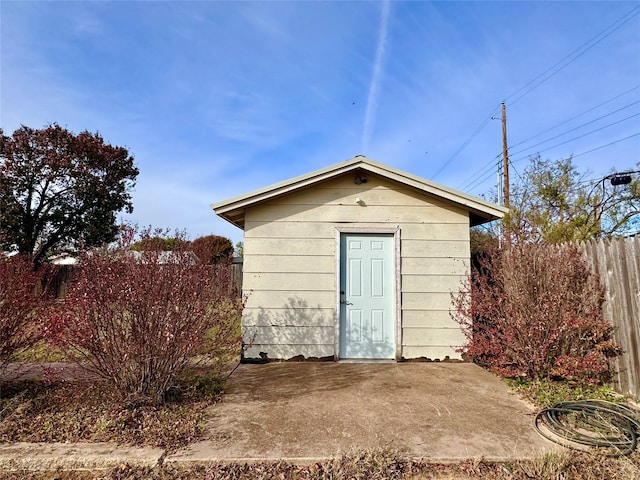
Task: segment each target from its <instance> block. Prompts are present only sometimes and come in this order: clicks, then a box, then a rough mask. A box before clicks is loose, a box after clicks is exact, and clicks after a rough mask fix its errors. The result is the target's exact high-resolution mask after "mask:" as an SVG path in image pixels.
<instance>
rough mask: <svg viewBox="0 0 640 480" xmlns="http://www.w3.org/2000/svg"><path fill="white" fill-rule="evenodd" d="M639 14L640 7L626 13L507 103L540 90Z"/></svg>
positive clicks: (531, 82)
mask: <svg viewBox="0 0 640 480" xmlns="http://www.w3.org/2000/svg"><path fill="white" fill-rule="evenodd" d="M639 13H640V5H638V6H636V7H634V8H632V9H631V10H630V11H629V12H627V13H625V14H624V15H623V16H622V17H620V18H619V19H618V20H616V21H615V22H613V23H612V24H611V25H609V26H608V27H606V28H605V29H604V30H602V31H601V32H600V33H598V34H597V35H595V36H593V37H592V38H590V39H589V40H587V41H586V42H585V43H583V44H582V45H580V46H579V47H578V48H577V49H575V50H574V51H573V52H571V53H570V54H568V55H567V56H565V57H564V58H563V59H561V60H560V61H558V62H557V63H555V64H554V65H552V66H551V67H549V68H548V69H547V70H545V71H544V72H542V73H541V74H540V75H538V76H537V77H535V78H534V79H532V80H530V81H529V82H528V83H526V84H525V85H524V86H523V87H521V88H520V89H518V90H516V91H515V92H514V93H512V94H511V95H509V96H508V97H507V98H506V99H505V102H507V101H509V100H510V99H511V98H513V97H516V98H515V99H513V100H511V101H510V102H509V105H513V104H515V103H516V102H518V101H519V100H520V99H522V98H523V97H525V96H526V95H528V94H529V93H531V92H532V91H533V90H535V89H536V88H538V87H539V86H540V85H542V84H543V83H544V82H546V81H547V80H549V79H550V78H551V77H553V76H554V75H556V74H557V73H559V72H560V71H562V70H563V69H564V68H565V67H567V66H568V65H570V64H571V63H573V62H575V61H576V60H577V59H578V58H580V57H581V56H582V55H584V54H585V53H587V52H588V51H589V50H591V49H592V48H593V47H595V46H596V45H597V44H598V43H600V42H602V41H603V40H604V39H605V38H607V37H608V36H610V35H611V34H613V33H614V32H615V31H616V30H618V29H619V28H620V27H622V26H623V25H624V24H625V23H627V22H629V21H630V20H631V19H632V18H633V17H635V16H636V15H638V14H639ZM538 80H540V81H538ZM536 82H537V83H536ZM532 84H533V85H532ZM530 85H532V86H531V88H529V89H527V87H529V86H530ZM523 90H524V92H523V93H521V94H520V95H518V94H519V93H520V92H522V91H523ZM516 95H518V96H516Z"/></svg>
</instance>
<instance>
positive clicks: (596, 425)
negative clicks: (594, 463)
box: [535, 400, 640, 456]
mask: <svg viewBox="0 0 640 480" xmlns="http://www.w3.org/2000/svg"><path fill="white" fill-rule="evenodd" d="M535 428H536V430H537V431H538V433H539V434H540V435H542V436H543V437H545V438H546V439H547V440H551V441H552V442H555V443H557V444H559V445H563V446H565V447H568V448H573V449H576V450H583V449H584V447H585V446H586V447H597V448H602V449H604V453H605V454H606V455H609V456H620V455H629V454H630V453H632V452H633V451H634V450H635V449H636V447H637V445H638V436H639V435H640V412H638V411H636V410H634V409H632V408H630V407H628V406H627V405H623V404H618V403H612V402H606V401H604V400H583V401H575V402H560V403H558V404H556V405H554V406H553V407H549V408H545V409H543V410H541V411H540V412H539V413H538V414H537V415H536V419H535Z"/></svg>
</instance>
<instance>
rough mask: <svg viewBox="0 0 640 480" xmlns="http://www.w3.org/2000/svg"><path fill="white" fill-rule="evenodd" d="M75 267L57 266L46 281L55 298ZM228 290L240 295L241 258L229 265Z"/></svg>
mask: <svg viewBox="0 0 640 480" xmlns="http://www.w3.org/2000/svg"><path fill="white" fill-rule="evenodd" d="M77 268H78V267H77V266H76V265H57V266H56V268H55V269H54V270H53V272H52V274H51V275H50V277H49V278H48V279H47V283H48V285H47V288H48V289H49V291H50V292H52V293H53V294H54V295H55V296H56V298H62V297H64V296H65V295H66V293H67V289H68V286H69V284H70V283H71V282H73V276H74V274H75V272H76V270H77ZM229 288H232V289H234V290H235V291H236V292H238V295H239V296H241V295H242V257H234V259H233V262H232V264H231V284H230V285H229Z"/></svg>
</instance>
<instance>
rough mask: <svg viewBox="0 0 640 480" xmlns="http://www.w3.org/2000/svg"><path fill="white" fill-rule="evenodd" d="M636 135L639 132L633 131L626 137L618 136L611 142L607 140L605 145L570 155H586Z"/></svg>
mask: <svg viewBox="0 0 640 480" xmlns="http://www.w3.org/2000/svg"><path fill="white" fill-rule="evenodd" d="M638 135H640V132H638V133H634V134H633V135H629V136H628V137H624V138H620V139H618V140H614V141H613V142H609V143H607V144H605V145H600V146H599V147H596V148H592V149H591V150H587V151H586V152H581V153H578V154H576V155H572V156H573V158H575V157H581V156H582V155H586V154H587V153H591V152H595V151H596V150H600V149H601V148H605V147H608V146H611V145H614V144H616V143H620V142H624V141H625V140H629V139H630V138H633V137H637V136H638Z"/></svg>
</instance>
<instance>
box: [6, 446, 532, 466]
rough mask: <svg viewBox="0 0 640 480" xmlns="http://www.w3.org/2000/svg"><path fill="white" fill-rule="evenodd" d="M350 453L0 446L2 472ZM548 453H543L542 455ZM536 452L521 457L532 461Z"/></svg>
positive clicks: (302, 461)
mask: <svg viewBox="0 0 640 480" xmlns="http://www.w3.org/2000/svg"><path fill="white" fill-rule="evenodd" d="M346 453H348V452H338V453H336V455H333V456H320V457H278V458H272V457H255V458H247V457H229V458H212V457H208V456H207V455H204V454H203V452H200V453H198V454H195V455H191V454H188V453H185V452H184V451H178V452H175V453H173V454H170V455H167V456H166V457H165V452H164V450H162V449H161V448H153V447H130V446H123V445H118V444H115V443H12V444H4V445H0V472H16V471H18V472H19V471H55V470H108V469H111V468H115V467H117V466H120V465H125V464H126V465H131V466H136V467H153V466H155V465H157V464H158V463H159V462H161V461H162V462H163V463H166V464H171V465H173V466H185V467H188V466H189V465H215V464H222V465H226V464H233V463H239V464H247V463H249V464H254V463H280V462H284V463H288V464H291V465H296V466H304V465H310V464H313V463H318V462H325V461H330V460H332V459H335V458H339V457H340V456H341V455H343V454H346ZM542 453H544V452H539V455H541V454H542ZM535 457H536V455H532V456H530V457H524V458H520V459H521V460H528V459H532V458H535ZM406 459H407V460H416V461H421V462H425V463H431V464H451V463H457V462H461V461H465V460H470V459H476V460H480V459H482V460H484V461H488V462H497V463H502V462H507V461H513V460H514V458H513V457H489V456H482V457H471V456H469V457H423V456H414V455H407V456H406Z"/></svg>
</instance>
